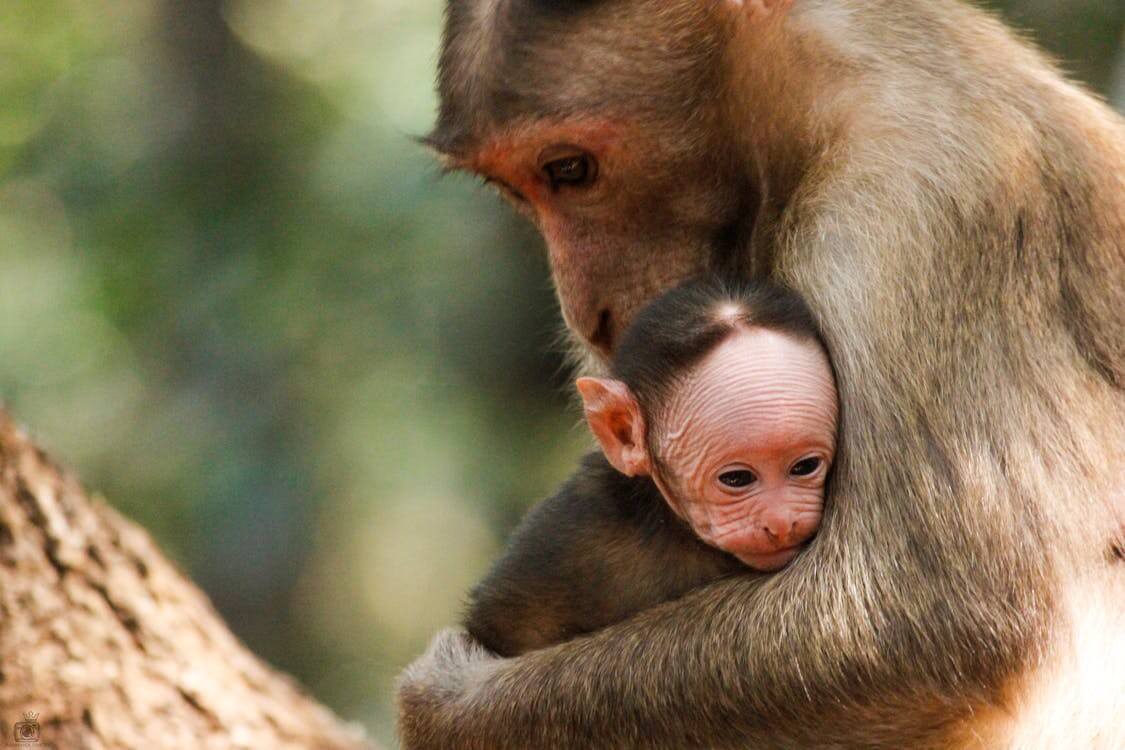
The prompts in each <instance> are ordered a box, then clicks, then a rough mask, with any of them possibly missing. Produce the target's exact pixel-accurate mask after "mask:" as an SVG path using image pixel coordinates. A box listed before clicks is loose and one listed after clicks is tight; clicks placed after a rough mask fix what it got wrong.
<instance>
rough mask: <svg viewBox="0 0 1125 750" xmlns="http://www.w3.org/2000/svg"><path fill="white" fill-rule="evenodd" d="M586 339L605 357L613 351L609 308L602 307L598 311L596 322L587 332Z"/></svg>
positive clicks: (611, 320) (611, 317)
mask: <svg viewBox="0 0 1125 750" xmlns="http://www.w3.org/2000/svg"><path fill="white" fill-rule="evenodd" d="M586 340H587V341H589V342H590V346H592V347H594V348H595V349H597V350H598V352H599V353H601V354H603V355H604V356H606V357H609V356H610V354H612V353H613V344H614V341H613V314H612V313H611V312H610V311H609V308H602V309H601V311H599V312H598V318H597V322H596V323H595V324H594V328H593V330H592V331H590V332H588V333H587V335H586Z"/></svg>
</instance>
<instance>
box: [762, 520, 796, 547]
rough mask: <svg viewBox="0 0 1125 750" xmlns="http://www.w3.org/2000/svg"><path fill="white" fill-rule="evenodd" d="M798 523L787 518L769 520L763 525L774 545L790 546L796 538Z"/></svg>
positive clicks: (767, 536) (763, 529)
mask: <svg viewBox="0 0 1125 750" xmlns="http://www.w3.org/2000/svg"><path fill="white" fill-rule="evenodd" d="M796 530H797V521H796V520H795V519H789V518H785V517H776V516H775V517H773V518H767V519H766V520H765V522H764V523H763V524H762V531H764V532H765V534H766V538H767V539H769V540H770V541H771V542H773V543H774V544H783V545H785V546H789V545H790V544H792V543H793V540H794V538H795V537H796Z"/></svg>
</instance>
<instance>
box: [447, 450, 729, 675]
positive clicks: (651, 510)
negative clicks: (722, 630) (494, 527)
mask: <svg viewBox="0 0 1125 750" xmlns="http://www.w3.org/2000/svg"><path fill="white" fill-rule="evenodd" d="M745 571H746V568H745V567H744V566H743V565H742V564H741V563H739V562H738V561H737V560H736V559H735V558H733V557H731V556H730V555H727V554H724V553H723V552H720V551H719V550H716V549H712V548H711V547H708V546H707V545H705V544H704V543H703V542H701V541H700V540H699V539H698V538H696V537H695V535H694V534H692V533H691V531H690V530H689V529H688V528H687V527H686V525H685V524H683V523H681V522H680V520H679V519H678V518H677V517H676V516H675V515H674V514H673V513H672V511H671V510H670V509H669V508H668V505H667V503H666V502H665V501H664V498H663V497H662V496H661V494H660V492H659V490H657V488H656V486H655V485H654V484H653V483H652V480H650V479H648V478H647V477H644V478H629V477H625V476H623V475H621V474H619V473H618V472H617V471H616V470H614V468H613V467H612V466H610V465H609V462H608V461H606V459H605V457H604V456H603V455H602V454H601V453H591V454H590V455H588V456H586V458H585V459H583V461H582V466H581V468H580V469H579V470H578V471H577V472H575V474H574V476H572V477H571V478H570V480H569V481H568V482H567V483H566V484H565V485H563V487H562V488H561V489H560V490H559V492H558V493H557V494H555V495H554V496H552V497H551V498H549V499H547V500H545V501H543V502H542V503H540V504H539V505H537V506H536V507H535V508H533V509H532V510H531V512H530V513H528V515H527V517H526V518H525V519H524V520H523V522H522V523H521V524H520V526H519V528H517V529H516V531H515V532H514V533H513V535H512V538H511V540H510V541H509V543H508V546H507V549H505V551H504V554H503V556H502V557H501V558H500V559H499V560H498V561H497V562H496V564H495V565H493V567H492V569H491V570H490V571H489V573H488V575H487V576H486V577H485V579H484V580H483V581H481V582H480V583H479V584H478V585H477V586H476V587H475V588H474V589H473V592H472V595H471V597H470V602H469V608H468V612H467V614H466V617H465V627H466V629H467V630H468V631H469V633H470V634H471V635H472V636H473V637H474V638H475V639H476V640H477V641H478V642H480V643H481V644H482V645H483V646H485V647H486V648H488V649H489V650H491V651H493V652H494V653H496V654H499V655H501V656H516V655H519V654H523V653H526V652H528V651H532V650H535V649H539V648H544V647H546V646H550V645H553V644H556V643H561V642H563V641H565V640H569V639H571V638H574V637H575V636H578V635H581V634H584V633H590V632H593V631H595V630H598V629H600V628H603V627H605V626H607V625H611V624H613V623H616V622H620V621H622V620H624V619H626V618H628V617H630V616H631V615H634V614H636V613H637V612H639V611H641V610H643V609H647V608H649V607H652V606H654V605H656V604H659V603H661V602H665V601H668V600H670V599H674V598H676V597H678V596H681V595H683V594H684V593H686V592H687V591H689V590H691V589H693V588H696V587H698V586H701V585H703V584H705V583H710V582H712V581H714V580H716V579H718V578H720V577H722V576H723V575H726V574H730V573H737V572H745Z"/></svg>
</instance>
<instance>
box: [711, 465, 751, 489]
mask: <svg viewBox="0 0 1125 750" xmlns="http://www.w3.org/2000/svg"><path fill="white" fill-rule="evenodd" d="M757 479H758V477H756V476H754V472H752V471H750V470H749V469H735V470H734V471H724V472H723V473H722V474H720V475H719V481H720V482H722V483H723V485H725V486H727V487H731V488H733V489H739V488H741V487H749V486H750V485H752V484H754V482H755V481H757Z"/></svg>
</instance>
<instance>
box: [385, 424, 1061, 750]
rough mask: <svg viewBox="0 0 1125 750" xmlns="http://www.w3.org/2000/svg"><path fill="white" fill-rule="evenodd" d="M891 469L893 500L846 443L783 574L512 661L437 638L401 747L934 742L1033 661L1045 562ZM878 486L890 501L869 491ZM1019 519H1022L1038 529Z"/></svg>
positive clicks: (947, 497)
mask: <svg viewBox="0 0 1125 750" xmlns="http://www.w3.org/2000/svg"><path fill="white" fill-rule="evenodd" d="M930 437H932V435H931V436H930ZM898 450H903V451H905V452H906V453H907V454H909V453H910V452H911V451H916V450H926V448H925V446H923V445H912V446H905V447H904V446H898V447H897V449H894V448H887V449H886V450H885V459H886V461H887V462H888V464H889V465H892V466H893V465H895V461H896V459H897V451H898ZM915 468H917V467H915ZM883 473H884V474H886V475H888V476H887V477H885V478H887V479H889V480H890V481H892V482H895V481H897V482H898V487H899V488H900V489H899V491H898V492H897V493H892V491H891V488H889V487H882V488H880V487H874V486H871V485H870V481H871V480H869V479H864V480H858V479H856V478H854V477H852V476H850V467H849V466H848V457H847V456H846V455H842V456H841V461H840V463H838V465H837V475H836V477H835V480H834V481H835V482H836V485H837V487H840V486H842V491H841V490H839V489H838V490H837V492H836V494H835V495H834V498H833V504H832V505H830V507H829V509H828V510H829V513H828V514H827V515H826V517H825V523H824V525H823V526H822V529H821V532H820V534H819V536H818V538H817V539H816V540H815V541H814V543H813V545H812V546H811V547H810V549H808V550H807V551H806V552H805V553H804V554H802V555H801V556H800V557H799V558H798V559H797V560H796V561H795V562H794V564H793V565H791V566H790V567H789V568H787V569H785V570H783V571H782V572H780V573H778V574H777V575H774V576H770V577H764V578H762V577H753V576H734V577H731V578H728V579H725V580H721V581H719V582H717V583H713V584H710V585H707V586H705V587H703V588H700V589H697V590H695V591H693V592H691V593H689V594H687V595H686V596H684V597H683V598H681V599H678V600H675V601H671V602H667V603H665V604H662V605H659V606H657V607H654V608H651V609H648V610H646V611H643V612H641V613H640V614H638V615H637V616H636V617H634V618H632V619H630V620H627V621H625V622H622V623H619V624H617V625H613V626H610V627H608V628H605V629H603V630H600V631H598V632H595V633H592V634H590V635H588V636H585V637H580V638H577V639H575V640H571V641H568V642H565V643H562V644H559V645H557V646H553V647H551V648H548V649H544V650H540V651H534V652H531V653H528V654H526V655H524V656H522V657H519V658H515V659H503V660H501V659H492V658H488V656H487V655H485V654H484V653H482V652H481V651H480V650H479V649H477V650H474V648H473V647H472V644H471V643H468V642H466V641H465V640H464V638H463V636H460V635H459V634H456V633H447V634H445V635H443V636H441V637H440V638H439V640H438V641H437V642H436V643H435V645H434V647H433V648H432V649H431V651H430V652H429V653H428V654H427V655H426V656H424V657H422V658H421V659H420V660H419V661H418V662H416V663H415V664H414V665H413V666H412V667H411V668H410V669H408V670H407V672H406V673H405V674H404V676H403V678H402V681H401V682H400V694H399V701H400V731H401V733H402V737H403V742H404V747H405V748H409V749H411V750H416V749H418V748H528V747H559V748H569V747H591V748H601V747H605V748H619V747H622V748H623V747H629V748H633V747H636V748H683V747H699V746H706V747H713V748H726V747H730V748H736V747H737V748H741V747H755V748H771V747H807V748H815V747H839V746H848V745H850V744H857V746H858V744H862V743H866V744H863V746H865V747H884V746H885V747H909V746H921V744H922V742H923V739H925V740H927V741H932V740H933V736H932V735H933V733H934V732H935V731H939V730H941V729H942V728H943V727H944V726H946V725H947V723H948V722H949V721H950V719H951V718H956V717H957V716H964V715H966V714H968V713H969V712H971V711H972V710H973V709H974V708H975V707H976V706H978V705H980V704H984V703H988V702H990V701H998V700H999V696H1000V694H1001V692H1002V691H1003V689H1004V687H1005V686H1006V684H1007V682H1008V680H1009V678H1011V677H1013V676H1014V675H1017V674H1019V673H1020V672H1021V671H1022V670H1023V669H1024V667H1026V666H1027V660H1028V659H1030V658H1033V656H1032V655H1033V654H1034V648H1032V646H1033V644H1035V643H1038V642H1039V641H1040V639H1041V637H1042V630H1041V628H1042V627H1043V623H1042V618H1043V613H1045V612H1048V611H1049V610H1050V607H1049V604H1048V603H1047V602H1045V601H1042V600H1040V599H1039V598H1037V597H1038V594H1039V592H1040V591H1041V590H1040V589H1038V588H1037V587H1036V586H1034V585H1030V586H1029V585H1027V581H1028V580H1029V579H1034V578H1035V574H1034V573H1032V572H1029V570H1028V568H1029V567H1031V566H1034V565H1036V564H1037V563H1036V562H1035V560H1034V559H1032V558H1033V557H1034V556H1032V555H1028V554H1026V550H1027V547H1026V546H1024V545H1022V544H1020V543H1019V541H1024V540H1017V539H1014V538H1012V534H1010V533H1008V531H1009V530H1010V529H1011V528H1014V527H1013V526H1007V527H1006V526H1005V524H1004V523H1003V522H1002V520H1001V521H1000V522H998V521H997V519H996V518H994V517H993V516H994V514H993V513H989V512H987V511H984V510H983V509H982V510H981V516H980V517H978V518H976V519H974V518H972V517H970V516H969V515H966V514H965V513H964V512H963V510H964V507H965V505H966V503H967V501H966V500H965V499H964V498H961V499H960V505H959V504H958V503H957V502H954V498H953V496H952V495H953V494H954V493H955V492H958V491H960V492H964V493H968V494H971V491H970V490H968V489H966V488H964V487H958V486H957V485H956V483H955V482H951V483H948V484H946V485H945V486H942V485H941V481H942V480H941V478H940V476H926V477H925V478H924V479H922V480H920V479H919V478H918V477H913V478H912V477H910V476H907V474H908V472H907V470H906V469H905V468H904V469H901V470H900V469H895V468H890V469H887V470H886V472H883ZM939 473H940V472H939ZM896 474H897V476H896ZM864 490H866V491H867V492H866V493H865V492H864ZM880 490H881V491H882V497H883V498H885V499H886V500H890V501H891V502H889V503H888V504H884V505H883V506H882V507H879V504H877V503H871V502H867V501H865V500H864V499H863V498H864V495H866V494H871V495H872V496H875V497H878V496H880ZM927 493H929V494H927ZM978 502H979V500H978ZM996 502H997V505H998V507H1000V505H1001V504H1002V501H996ZM942 504H945V507H947V508H949V509H950V510H949V511H947V512H943V511H942V510H941V509H940V508H941V506H942ZM969 504H971V503H969ZM1019 515H1020V514H1018V513H1017V514H1016V517H1014V518H1010V519H1008V523H1009V524H1015V525H1018V524H1023V523H1028V524H1031V525H1032V526H1034V520H1033V519H1028V518H1022V517H1019ZM935 519H938V521H939V523H935ZM974 523H977V524H980V526H981V528H972V525H973V524H974ZM989 537H991V539H989ZM1005 553H1007V554H1005ZM877 738H878V739H880V740H881V742H882V743H885V744H876V743H875V742H874V741H873V740H875V739H877Z"/></svg>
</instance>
